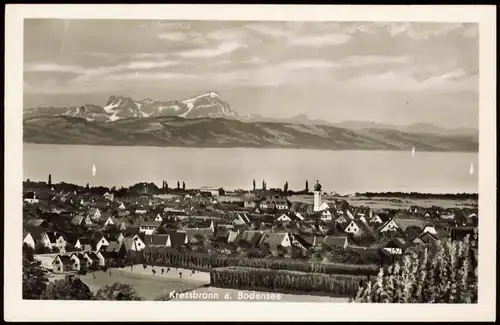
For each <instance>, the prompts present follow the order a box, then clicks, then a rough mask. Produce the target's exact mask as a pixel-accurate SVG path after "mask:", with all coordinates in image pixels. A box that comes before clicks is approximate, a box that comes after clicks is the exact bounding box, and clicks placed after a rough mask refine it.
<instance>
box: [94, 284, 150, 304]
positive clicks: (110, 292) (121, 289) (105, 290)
mask: <svg viewBox="0 0 500 325" xmlns="http://www.w3.org/2000/svg"><path fill="white" fill-rule="evenodd" d="M93 300H143V299H142V298H141V297H139V296H138V295H137V292H136V291H135V289H134V288H133V287H132V286H130V285H128V284H122V283H119V282H115V283H113V284H111V285H105V286H103V287H101V288H100V289H99V290H98V291H97V292H96V294H95V296H94V298H93Z"/></svg>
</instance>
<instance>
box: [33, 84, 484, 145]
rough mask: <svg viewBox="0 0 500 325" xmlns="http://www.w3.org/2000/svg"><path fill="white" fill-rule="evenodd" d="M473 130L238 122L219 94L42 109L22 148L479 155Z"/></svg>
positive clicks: (297, 120) (299, 119) (302, 119)
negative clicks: (413, 150) (146, 147)
mask: <svg viewBox="0 0 500 325" xmlns="http://www.w3.org/2000/svg"><path fill="white" fill-rule="evenodd" d="M478 137H479V136H478V132H477V130H475V129H466V128H460V129H459V128H456V129H445V128H441V127H438V126H435V125H432V124H425V123H420V124H413V125H409V126H395V125H389V124H378V123H370V122H358V121H348V122H341V123H330V122H327V121H322V120H310V119H309V118H308V117H307V116H305V115H298V116H296V117H292V118H285V119H272V118H266V117H262V116H240V115H238V114H237V113H236V112H234V111H233V110H231V108H230V106H229V104H228V103H226V102H225V101H223V100H221V99H220V96H219V94H218V93H216V92H207V93H205V94H202V95H200V96H196V97H193V98H190V99H186V100H182V101H178V100H174V101H167V102H158V101H153V100H150V99H145V100H141V101H135V100H133V99H131V98H129V97H122V96H111V97H110V98H109V100H108V101H107V103H106V105H105V106H104V107H100V106H96V105H82V106H75V107H59V108H57V107H40V108H30V109H25V110H24V141H25V142H31V143H53V144H96V145H152V146H185V147H255V148H258V147H264V148H304V149H330V150H347V149H364V150H368V149H372V150H411V148H412V147H413V146H415V147H417V148H418V150H425V151H477V150H478Z"/></svg>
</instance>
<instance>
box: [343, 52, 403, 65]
mask: <svg viewBox="0 0 500 325" xmlns="http://www.w3.org/2000/svg"><path fill="white" fill-rule="evenodd" d="M411 61H412V59H411V57H410V56H380V55H351V56H348V57H346V58H344V59H342V60H341V61H340V63H341V64H342V65H346V66H352V67H362V66H370V65H380V64H404V63H409V62H411Z"/></svg>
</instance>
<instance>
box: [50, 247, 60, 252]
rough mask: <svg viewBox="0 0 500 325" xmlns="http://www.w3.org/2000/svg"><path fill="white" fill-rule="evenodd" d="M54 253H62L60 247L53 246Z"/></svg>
mask: <svg viewBox="0 0 500 325" xmlns="http://www.w3.org/2000/svg"><path fill="white" fill-rule="evenodd" d="M52 253H60V250H59V247H52Z"/></svg>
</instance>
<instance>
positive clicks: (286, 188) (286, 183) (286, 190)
mask: <svg viewBox="0 0 500 325" xmlns="http://www.w3.org/2000/svg"><path fill="white" fill-rule="evenodd" d="M283 192H285V194H286V193H288V182H285V186H283Z"/></svg>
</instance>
